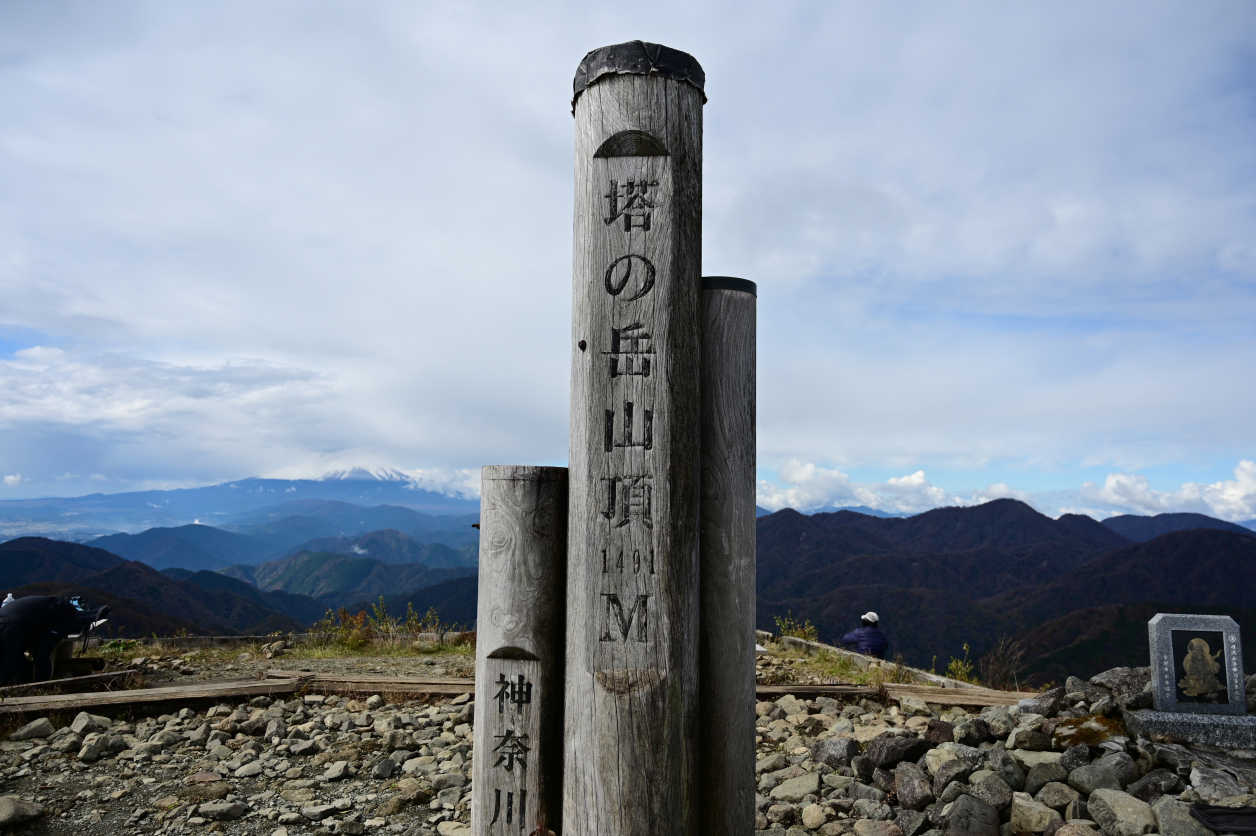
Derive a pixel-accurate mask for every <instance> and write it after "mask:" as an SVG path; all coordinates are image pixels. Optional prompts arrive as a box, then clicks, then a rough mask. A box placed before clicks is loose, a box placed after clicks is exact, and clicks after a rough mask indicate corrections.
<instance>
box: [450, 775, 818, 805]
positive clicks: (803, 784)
mask: <svg viewBox="0 0 1256 836" xmlns="http://www.w3.org/2000/svg"><path fill="white" fill-rule="evenodd" d="M433 786H435V783H433ZM819 792H820V776H819V774H816V773H814V772H809V773H806V774H803V776H799V777H796V778H790V780H788V781H782V782H781V783H780V785H777V786H776V787H775V788H772V791H771V793H770V796H771V797H772V798H774V800H776V801H788V802H790V803H798V802H799V801H801V800H803V797H804V796H808V795H813V796H814V795H816V793H819Z"/></svg>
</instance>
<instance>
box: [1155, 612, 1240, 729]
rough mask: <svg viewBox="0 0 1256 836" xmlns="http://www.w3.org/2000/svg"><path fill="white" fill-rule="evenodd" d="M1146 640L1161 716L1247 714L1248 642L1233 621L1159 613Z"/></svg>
mask: <svg viewBox="0 0 1256 836" xmlns="http://www.w3.org/2000/svg"><path fill="white" fill-rule="evenodd" d="M1147 639H1148V641H1149V642H1150V645H1151V686H1152V704H1153V705H1154V706H1155V709H1156V711H1159V712H1165V713H1168V712H1183V713H1191V714H1233V715H1242V714H1246V713H1247V696H1246V694H1245V693H1244V687H1243V686H1244V678H1243V642H1242V641H1241V638H1240V636H1239V625H1238V623H1237V622H1235V620H1234V619H1232V618H1230V617H1229V616H1227V615H1178V614H1173V613H1157V614H1156V615H1155V616H1154V617H1153V618H1152V619H1151V621H1149V622H1147Z"/></svg>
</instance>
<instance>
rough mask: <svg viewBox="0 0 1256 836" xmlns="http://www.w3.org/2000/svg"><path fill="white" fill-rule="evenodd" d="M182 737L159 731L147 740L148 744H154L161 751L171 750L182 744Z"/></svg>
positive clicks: (170, 732)
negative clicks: (161, 749)
mask: <svg viewBox="0 0 1256 836" xmlns="http://www.w3.org/2000/svg"><path fill="white" fill-rule="evenodd" d="M183 740H184V738H183V735H179V734H175V733H174V732H172V731H165V730H163V731H159V732H157V733H156V734H155V735H153V736H152V737H150V738H149V739H148V742H149V743H156V744H157V745H158V746H160V747H161V748H163V749H173V748H174V747H176V746H180V745H182V744H183Z"/></svg>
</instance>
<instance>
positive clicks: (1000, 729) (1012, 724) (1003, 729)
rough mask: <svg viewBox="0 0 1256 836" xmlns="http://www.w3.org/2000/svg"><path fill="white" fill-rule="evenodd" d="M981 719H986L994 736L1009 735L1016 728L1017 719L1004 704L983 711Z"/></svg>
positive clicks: (987, 725)
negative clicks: (1013, 717)
mask: <svg viewBox="0 0 1256 836" xmlns="http://www.w3.org/2000/svg"><path fill="white" fill-rule="evenodd" d="M981 719H983V720H985V721H986V727H987V728H988V729H989V730H990V734H991V735H993V736H994V737H1007V736H1008V735H1009V734H1011V733H1012V730H1013V729H1015V728H1016V721H1015V720H1013V719H1012V715H1011V714H1009V713H1008V710H1007V709H1006V708H1003V707H1002V706H998V707H995V708H987V709H985V710H984V711H982V712H981Z"/></svg>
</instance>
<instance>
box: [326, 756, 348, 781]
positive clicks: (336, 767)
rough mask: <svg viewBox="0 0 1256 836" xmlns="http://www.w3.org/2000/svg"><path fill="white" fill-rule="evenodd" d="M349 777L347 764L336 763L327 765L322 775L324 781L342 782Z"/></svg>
mask: <svg viewBox="0 0 1256 836" xmlns="http://www.w3.org/2000/svg"><path fill="white" fill-rule="evenodd" d="M348 777H349V762H348V761H336V762H335V763H329V764H327V771H326V772H324V773H323V780H324V781H343V780H344V779H345V778H348Z"/></svg>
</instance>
